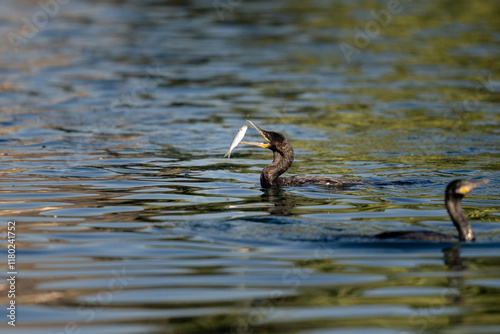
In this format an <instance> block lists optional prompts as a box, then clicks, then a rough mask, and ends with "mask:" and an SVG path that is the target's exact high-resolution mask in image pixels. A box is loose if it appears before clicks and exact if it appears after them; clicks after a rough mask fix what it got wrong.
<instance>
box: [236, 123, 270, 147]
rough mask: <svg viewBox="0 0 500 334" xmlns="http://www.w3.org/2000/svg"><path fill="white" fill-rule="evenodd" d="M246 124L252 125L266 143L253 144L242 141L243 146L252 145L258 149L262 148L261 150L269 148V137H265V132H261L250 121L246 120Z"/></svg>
mask: <svg viewBox="0 0 500 334" xmlns="http://www.w3.org/2000/svg"><path fill="white" fill-rule="evenodd" d="M247 122H249V123H250V124H252V126H253V127H254V128H255V129H256V130H257V131H259V133H260V134H261V135H262V137H264V139H265V140H266V142H267V143H255V142H247V141H242V143H243V144H248V145H253V146H259V147H262V148H269V146H270V145H271V144H270V143H269V137H268V135H267V132H266V131H264V130H262V129H261V128H259V127H258V126H257V125H255V124H253V122H252V121H250V120H248V121H247Z"/></svg>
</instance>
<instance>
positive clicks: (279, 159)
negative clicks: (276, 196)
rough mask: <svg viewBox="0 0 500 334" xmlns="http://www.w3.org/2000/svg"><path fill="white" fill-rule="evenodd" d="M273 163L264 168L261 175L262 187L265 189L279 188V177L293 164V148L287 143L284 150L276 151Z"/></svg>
mask: <svg viewBox="0 0 500 334" xmlns="http://www.w3.org/2000/svg"><path fill="white" fill-rule="evenodd" d="M273 153H274V159H273V162H271V163H270V164H269V165H267V166H266V167H264V169H263V170H262V173H261V174H260V185H261V186H262V187H264V188H268V187H276V186H279V185H280V184H279V177H280V175H281V174H283V173H284V172H286V171H287V169H288V168H290V166H291V165H292V162H293V147H292V146H291V145H290V144H288V143H286V145H284V147H283V149H281V150H275V151H273Z"/></svg>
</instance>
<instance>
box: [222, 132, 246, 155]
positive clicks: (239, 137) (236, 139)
mask: <svg viewBox="0 0 500 334" xmlns="http://www.w3.org/2000/svg"><path fill="white" fill-rule="evenodd" d="M247 130H248V126H246V125H243V126H242V127H241V128H240V129H239V130H238V132H236V134H235V135H234V138H233V142H232V143H231V146H230V147H229V151H227V153H226V154H225V155H224V158H225V157H226V156H227V158H228V159H229V158H231V151H232V150H234V148H235V147H236V146H238V144H239V143H240V142H241V141H242V140H243V137H245V133H246V132H247Z"/></svg>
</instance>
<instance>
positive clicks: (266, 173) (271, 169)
mask: <svg viewBox="0 0 500 334" xmlns="http://www.w3.org/2000/svg"><path fill="white" fill-rule="evenodd" d="M249 122H250V124H252V125H253V127H254V128H255V129H257V131H259V133H260V134H261V135H262V137H264V139H265V140H266V143H253V142H252V143H249V142H245V141H242V143H244V144H248V145H253V146H259V147H262V148H268V149H270V150H271V151H273V154H274V159H273V162H272V163H270V164H269V165H267V166H266V167H264V169H263V170H262V173H261V174H260V185H261V186H262V187H264V188H268V187H283V186H301V185H306V184H316V185H321V186H327V187H346V186H352V185H356V184H363V183H366V182H365V181H362V180H352V179H343V178H338V177H331V176H315V175H305V176H302V175H297V176H288V177H280V175H281V174H283V173H284V172H286V171H287V170H288V168H290V166H291V165H292V162H293V147H292V145H290V143H289V142H288V140H287V139H286V138H285V136H283V135H282V134H281V133H277V132H271V131H265V130H262V129H261V128H259V127H258V126H257V125H255V124H254V123H253V122H252V121H249Z"/></svg>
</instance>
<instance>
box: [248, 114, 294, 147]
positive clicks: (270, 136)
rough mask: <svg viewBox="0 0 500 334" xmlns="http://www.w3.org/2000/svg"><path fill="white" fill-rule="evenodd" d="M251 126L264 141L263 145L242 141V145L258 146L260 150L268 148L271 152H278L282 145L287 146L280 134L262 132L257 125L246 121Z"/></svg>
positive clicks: (285, 140)
mask: <svg viewBox="0 0 500 334" xmlns="http://www.w3.org/2000/svg"><path fill="white" fill-rule="evenodd" d="M248 122H249V123H250V124H252V126H253V127H254V128H255V129H256V130H257V131H259V133H260V134H261V136H262V137H264V139H265V140H266V141H265V142H264V143H257V142H246V141H242V143H243V144H248V145H253V146H258V147H262V148H268V149H270V150H271V151H273V152H274V151H280V150H281V148H282V147H283V146H284V145H287V144H288V142H287V139H286V138H285V136H283V135H282V134H281V133H278V132H273V131H266V130H262V129H261V128H259V127H258V126H257V125H255V124H254V123H253V122H252V121H250V120H249V121H248Z"/></svg>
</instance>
